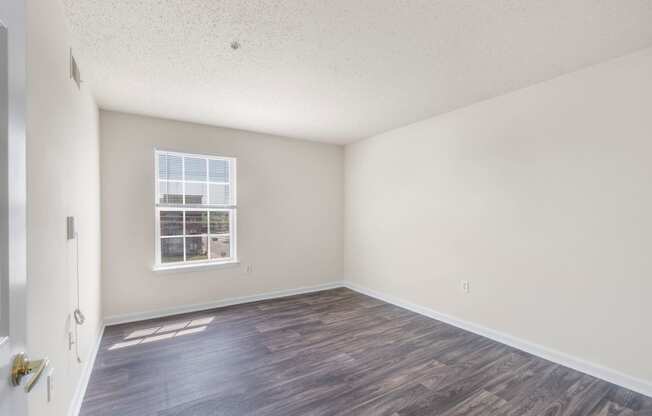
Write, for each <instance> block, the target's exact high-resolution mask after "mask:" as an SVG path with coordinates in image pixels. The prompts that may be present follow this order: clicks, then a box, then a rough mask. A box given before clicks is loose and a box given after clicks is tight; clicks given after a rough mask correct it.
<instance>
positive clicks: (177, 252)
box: [161, 237, 183, 263]
mask: <svg viewBox="0 0 652 416" xmlns="http://www.w3.org/2000/svg"><path fill="white" fill-rule="evenodd" d="M175 261H183V237H173V238H161V263H171V262H175Z"/></svg>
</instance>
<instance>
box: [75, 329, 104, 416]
mask: <svg viewBox="0 0 652 416" xmlns="http://www.w3.org/2000/svg"><path fill="white" fill-rule="evenodd" d="M105 327H106V326H105V325H104V323H101V324H100V331H99V333H98V334H97V339H96V340H95V344H94V345H93V348H92V349H91V351H90V352H89V354H88V357H87V358H86V361H85V365H84V368H83V369H82V373H81V376H80V377H79V381H78V382H77V388H76V389H75V394H74V396H73V397H72V401H71V402H70V408H69V410H68V416H78V415H79V411H80V410H81V405H82V402H83V401H84V396H85V395H86V388H87V387H88V382H89V381H90V379H91V373H92V372H93V366H94V365H95V359H96V358H97V353H98V352H99V350H100V343H101V342H102V336H103V335H104V328H105Z"/></svg>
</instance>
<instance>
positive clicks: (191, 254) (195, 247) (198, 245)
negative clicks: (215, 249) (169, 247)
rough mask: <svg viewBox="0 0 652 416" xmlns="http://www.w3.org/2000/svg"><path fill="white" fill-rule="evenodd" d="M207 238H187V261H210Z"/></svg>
mask: <svg viewBox="0 0 652 416" xmlns="http://www.w3.org/2000/svg"><path fill="white" fill-rule="evenodd" d="M206 240H207V238H206V237H186V260H188V261H191V260H206V259H208V245H207V244H206Z"/></svg>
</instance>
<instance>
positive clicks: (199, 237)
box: [156, 151, 237, 268]
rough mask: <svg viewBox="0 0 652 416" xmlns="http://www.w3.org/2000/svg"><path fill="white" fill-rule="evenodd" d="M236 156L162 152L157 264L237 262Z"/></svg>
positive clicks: (158, 157)
mask: <svg viewBox="0 0 652 416" xmlns="http://www.w3.org/2000/svg"><path fill="white" fill-rule="evenodd" d="M235 175H236V170H235V159H233V158H227V157H216V156H206V155H192V154H185V153H176V152H164V151H156V266H157V267H159V268H165V267H175V266H186V265H201V264H213V263H231V262H235V261H236V259H237V256H236V244H235V239H236V235H235V225H236V213H237V205H236V190H235Z"/></svg>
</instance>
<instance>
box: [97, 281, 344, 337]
mask: <svg viewBox="0 0 652 416" xmlns="http://www.w3.org/2000/svg"><path fill="white" fill-rule="evenodd" d="M343 286H345V285H344V283H342V282H331V283H326V284H323V285H317V286H309V287H301V288H296V289H287V290H277V291H274V292H267V293H261V294H257V295H250V296H241V297H237V298H229V299H222V300H217V301H214V302H208V303H201V304H195V305H185V306H177V307H173V308H164V309H159V310H154V311H147V312H138V313H127V314H122V315H113V316H107V317H105V318H104V323H105V324H106V325H107V326H110V325H118V324H125V323H129V322H137V321H144V320H147V319H155V318H162V317H165V316H172V315H178V314H182V313H189V312H199V311H204V310H208V309H215V308H221V307H224V306H231V305H238V304H241V303H249V302H257V301H260V300H268V299H275V298H282V297H285V296H292V295H301V294H305V293H312V292H319V291H322V290H329V289H335V288H338V287H343Z"/></svg>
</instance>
